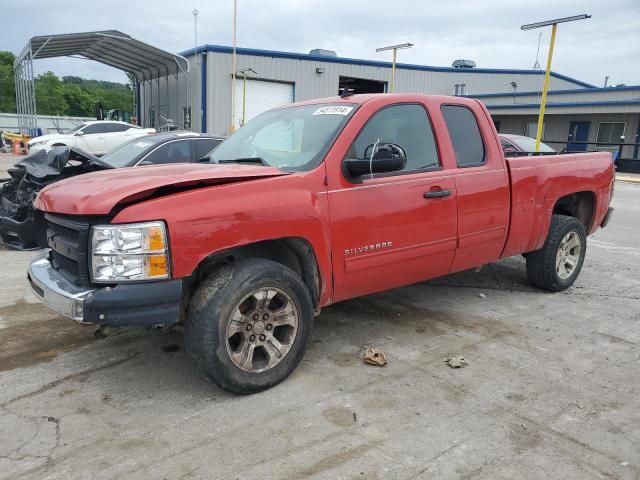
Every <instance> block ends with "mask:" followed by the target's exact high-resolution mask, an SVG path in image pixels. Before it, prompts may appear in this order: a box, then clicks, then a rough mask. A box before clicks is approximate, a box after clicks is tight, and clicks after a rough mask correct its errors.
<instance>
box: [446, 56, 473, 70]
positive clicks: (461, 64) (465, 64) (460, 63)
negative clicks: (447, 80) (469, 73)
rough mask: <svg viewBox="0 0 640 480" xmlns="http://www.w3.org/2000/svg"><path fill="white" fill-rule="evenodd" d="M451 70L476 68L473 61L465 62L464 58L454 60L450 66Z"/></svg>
mask: <svg viewBox="0 0 640 480" xmlns="http://www.w3.org/2000/svg"><path fill="white" fill-rule="evenodd" d="M451 66H452V67H453V68H476V62H474V61H473V60H465V59H464V58H460V59H458V60H454V61H453V63H452V64H451Z"/></svg>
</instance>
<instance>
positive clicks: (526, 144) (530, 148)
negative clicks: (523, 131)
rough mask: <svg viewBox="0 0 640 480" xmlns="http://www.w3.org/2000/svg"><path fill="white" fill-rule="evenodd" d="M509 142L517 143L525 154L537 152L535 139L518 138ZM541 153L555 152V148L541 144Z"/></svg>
mask: <svg viewBox="0 0 640 480" xmlns="http://www.w3.org/2000/svg"><path fill="white" fill-rule="evenodd" d="M509 140H510V141H511V142H513V143H515V144H516V145H517V146H518V147H519V148H520V150H522V151H523V152H527V153H531V152H535V151H536V139H535V138H530V137H516V138H510V139H509ZM540 151H541V152H547V153H551V152H555V150H554V149H553V148H551V147H550V146H549V145H547V144H545V143H542V142H540Z"/></svg>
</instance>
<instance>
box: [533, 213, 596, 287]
mask: <svg viewBox="0 0 640 480" xmlns="http://www.w3.org/2000/svg"><path fill="white" fill-rule="evenodd" d="M586 251H587V235H586V233H585V229H584V225H582V222H580V220H578V219H577V218H574V217H569V216H566V215H553V216H552V217H551V225H550V227H549V233H548V235H547V239H546V240H545V242H544V245H543V246H542V248H541V249H540V250H537V251H535V252H530V253H529V254H527V257H526V258H527V276H528V277H529V280H530V281H531V282H532V283H533V284H534V285H536V286H538V287H540V288H543V289H545V290H549V291H551V292H559V291H561V290H565V289H566V288H569V287H570V286H571V285H572V284H573V282H574V281H575V280H576V278H578V275H579V274H580V270H581V269H582V264H583V263H584V256H585V253H586Z"/></svg>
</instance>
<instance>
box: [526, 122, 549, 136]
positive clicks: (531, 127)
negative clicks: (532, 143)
mask: <svg viewBox="0 0 640 480" xmlns="http://www.w3.org/2000/svg"><path fill="white" fill-rule="evenodd" d="M546 128H547V124H546V123H545V122H542V138H545V131H546ZM537 133H538V121H537V120H536V121H535V122H527V123H525V124H524V133H523V135H524V136H525V137H531V138H536V134H537Z"/></svg>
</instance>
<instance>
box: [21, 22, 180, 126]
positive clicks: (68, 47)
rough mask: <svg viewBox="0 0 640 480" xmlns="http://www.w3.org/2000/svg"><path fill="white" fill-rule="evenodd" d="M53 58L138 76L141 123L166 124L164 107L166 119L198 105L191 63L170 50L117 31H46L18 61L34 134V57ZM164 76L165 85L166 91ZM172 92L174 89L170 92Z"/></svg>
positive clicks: (26, 121) (25, 118)
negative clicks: (95, 64) (193, 94)
mask: <svg viewBox="0 0 640 480" xmlns="http://www.w3.org/2000/svg"><path fill="white" fill-rule="evenodd" d="M53 57H71V58H80V59H84V60H94V61H96V62H100V63H103V64H105V65H109V66H111V67H114V68H117V69H119V70H123V71H125V72H129V73H131V74H132V75H134V76H135V78H136V80H137V84H136V106H137V107H136V108H137V112H136V116H137V118H138V124H139V125H141V126H144V127H154V128H159V127H162V124H161V120H162V117H163V111H162V109H163V108H164V119H165V122H166V119H167V118H168V115H169V114H173V113H174V112H175V114H176V115H178V114H179V113H180V111H181V108H182V110H183V111H184V112H185V114H184V115H185V118H186V116H187V113H186V112H187V110H186V109H188V115H189V117H190V114H191V111H192V110H193V109H192V108H191V107H192V99H191V89H190V82H189V78H188V72H189V62H188V61H187V59H186V58H184V57H183V56H181V55H175V54H173V53H169V52H166V51H164V50H161V49H159V48H156V47H154V46H151V45H149V44H147V43H144V42H141V41H139V40H136V39H135V38H133V37H131V36H129V35H127V34H125V33H122V32H119V31H117V30H104V31H100V32H85V33H68V34H62V35H44V36H38V37H33V38H32V39H31V40H29V43H27V45H26V46H25V47H24V49H23V50H22V52H20V54H19V55H18V57H17V58H16V61H15V63H14V70H15V80H16V104H17V113H18V118H19V128H20V132H21V133H23V134H29V133H31V132H32V131H33V130H32V129H36V128H37V127H38V116H37V112H36V93H35V79H34V74H33V61H34V60H37V59H40V58H53ZM161 80H163V82H162V83H164V84H165V85H164V87H165V88H164V91H162V90H163V89H162V88H161ZM170 82H171V83H173V82H175V89H174V88H173V86H172V88H170V87H169V83H170ZM154 84H155V88H154ZM169 92H174V93H173V94H171V95H169ZM154 97H155V101H154ZM141 104H142V105H145V107H146V111H144V112H143V111H141V107H140V105H141ZM174 118H175V117H174ZM183 127H187V128H188V127H190V125H183Z"/></svg>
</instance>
